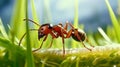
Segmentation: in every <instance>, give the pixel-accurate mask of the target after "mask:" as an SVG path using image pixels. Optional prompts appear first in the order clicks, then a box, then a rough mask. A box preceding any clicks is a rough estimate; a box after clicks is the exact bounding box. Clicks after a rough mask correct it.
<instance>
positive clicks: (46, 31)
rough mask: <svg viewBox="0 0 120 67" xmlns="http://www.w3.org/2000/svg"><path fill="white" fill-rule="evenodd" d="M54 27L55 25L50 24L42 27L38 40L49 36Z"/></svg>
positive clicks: (39, 30)
mask: <svg viewBox="0 0 120 67" xmlns="http://www.w3.org/2000/svg"><path fill="white" fill-rule="evenodd" d="M52 27H53V25H52V24H49V23H48V24H43V25H41V26H40V28H39V29H38V39H39V40H40V38H42V37H43V36H45V35H47V34H49V33H50V31H51V30H52Z"/></svg>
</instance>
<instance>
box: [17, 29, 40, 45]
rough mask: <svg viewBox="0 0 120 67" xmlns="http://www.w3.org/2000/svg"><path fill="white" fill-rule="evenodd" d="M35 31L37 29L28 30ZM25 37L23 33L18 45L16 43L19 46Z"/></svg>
mask: <svg viewBox="0 0 120 67" xmlns="http://www.w3.org/2000/svg"><path fill="white" fill-rule="evenodd" d="M37 30H38V29H30V31H37ZM25 35H26V33H24V34H23V36H22V37H21V39H20V41H19V43H18V45H19V46H20V44H21V42H22V40H23V38H24V37H25Z"/></svg>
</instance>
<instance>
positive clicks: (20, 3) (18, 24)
mask: <svg viewBox="0 0 120 67" xmlns="http://www.w3.org/2000/svg"><path fill="white" fill-rule="evenodd" d="M24 1H25V0H16V1H15V7H14V11H13V17H12V18H11V27H12V28H11V29H12V31H10V35H11V40H12V41H13V42H14V41H15V37H17V38H21V36H22V35H23V34H24V33H25V29H26V28H25V27H26V26H25V22H24V21H23V19H24V18H25V7H24V6H25V4H24Z"/></svg>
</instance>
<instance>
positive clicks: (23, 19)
mask: <svg viewBox="0 0 120 67" xmlns="http://www.w3.org/2000/svg"><path fill="white" fill-rule="evenodd" d="M23 20H24V21H26V20H28V21H31V22H33V23H34V24H36V25H38V26H40V25H39V24H38V23H36V22H34V21H33V20H31V19H23Z"/></svg>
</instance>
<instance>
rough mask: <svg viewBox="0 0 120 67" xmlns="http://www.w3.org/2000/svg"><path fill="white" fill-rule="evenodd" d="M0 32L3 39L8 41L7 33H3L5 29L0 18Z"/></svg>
mask: <svg viewBox="0 0 120 67" xmlns="http://www.w3.org/2000/svg"><path fill="white" fill-rule="evenodd" d="M0 32H1V34H2V35H3V37H4V38H6V39H8V35H7V33H6V31H5V28H4V26H3V24H2V20H1V18H0Z"/></svg>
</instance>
